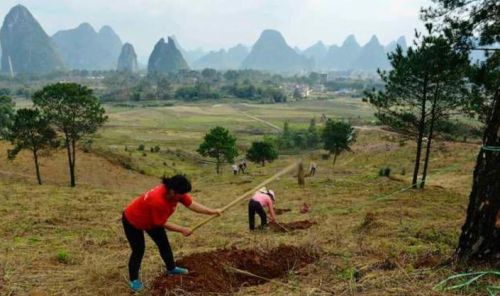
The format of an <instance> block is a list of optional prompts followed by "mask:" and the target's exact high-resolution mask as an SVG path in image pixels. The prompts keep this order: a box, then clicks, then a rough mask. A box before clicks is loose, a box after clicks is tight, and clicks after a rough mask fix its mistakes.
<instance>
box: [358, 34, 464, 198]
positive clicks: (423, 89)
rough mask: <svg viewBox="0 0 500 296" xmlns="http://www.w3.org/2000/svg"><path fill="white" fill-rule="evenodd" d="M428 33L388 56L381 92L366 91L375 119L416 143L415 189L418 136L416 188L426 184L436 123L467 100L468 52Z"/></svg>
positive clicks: (448, 115)
mask: <svg viewBox="0 0 500 296" xmlns="http://www.w3.org/2000/svg"><path fill="white" fill-rule="evenodd" d="M427 30H428V35H426V36H422V35H420V34H418V33H416V37H417V39H420V40H419V42H418V43H415V45H414V46H412V47H410V48H408V50H407V52H403V50H402V49H401V47H399V46H398V47H397V48H396V50H395V51H394V52H393V53H390V54H389V60H390V62H391V65H392V70H390V71H389V72H386V71H379V74H380V78H381V79H382V81H383V82H384V83H385V84H386V85H385V89H384V90H381V91H375V90H373V91H372V92H368V93H367V96H368V97H369V99H370V103H371V104H372V105H373V106H375V108H376V109H377V112H376V117H377V118H378V119H379V120H380V121H381V122H382V123H383V124H385V125H388V126H390V127H392V128H393V129H395V130H397V131H399V132H401V133H404V134H406V135H407V136H409V137H412V138H414V139H415V140H416V143H417V149H416V152H415V165H414V173H413V181H412V183H413V184H414V186H415V187H416V186H417V183H418V175H419V173H420V162H421V155H422V154H421V153H422V148H423V146H424V144H425V143H424V142H423V138H424V137H427V139H428V144H427V145H425V146H426V154H425V158H424V159H425V163H424V166H423V173H422V180H423V181H422V182H421V187H422V188H423V187H424V185H425V179H426V176H427V169H428V161H429V159H430V153H431V147H432V146H431V144H432V140H433V138H434V135H435V134H436V133H437V132H438V130H437V129H436V124H437V122H439V121H440V120H445V119H448V118H449V117H450V116H451V115H452V114H454V113H457V112H459V111H460V110H462V109H464V108H466V107H465V106H467V105H468V104H469V103H468V102H469V101H470V98H471V93H470V89H469V88H468V84H466V83H465V78H466V73H467V70H468V67H469V60H468V56H467V54H464V53H462V52H460V51H456V50H455V49H454V48H453V47H452V45H451V44H450V42H449V41H448V40H447V39H446V38H445V37H444V36H442V35H436V34H435V33H434V31H433V29H432V26H431V25H427Z"/></svg>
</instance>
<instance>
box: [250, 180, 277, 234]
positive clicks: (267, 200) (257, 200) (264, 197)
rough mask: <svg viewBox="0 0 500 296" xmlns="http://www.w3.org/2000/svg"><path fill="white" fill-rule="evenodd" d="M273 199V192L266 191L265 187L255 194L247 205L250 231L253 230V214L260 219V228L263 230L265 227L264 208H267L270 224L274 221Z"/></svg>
mask: <svg viewBox="0 0 500 296" xmlns="http://www.w3.org/2000/svg"><path fill="white" fill-rule="evenodd" d="M275 198H276V196H275V194H274V191H272V190H268V189H267V188H265V187H263V188H261V189H259V191H257V192H255V194H254V196H253V197H252V199H251V200H250V202H249V203H248V224H249V226H250V230H254V229H255V214H258V215H259V217H260V222H261V228H262V229H264V228H265V227H266V226H267V216H266V212H265V211H264V208H268V210H269V216H270V217H271V222H275V221H276V215H275V213H274V208H273V204H274V202H275Z"/></svg>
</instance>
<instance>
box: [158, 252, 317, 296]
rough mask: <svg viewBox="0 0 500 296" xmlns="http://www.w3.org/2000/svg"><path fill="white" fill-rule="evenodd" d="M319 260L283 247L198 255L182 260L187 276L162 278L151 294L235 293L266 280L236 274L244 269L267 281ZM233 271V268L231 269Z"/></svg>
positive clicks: (306, 253) (309, 254)
mask: <svg viewBox="0 0 500 296" xmlns="http://www.w3.org/2000/svg"><path fill="white" fill-rule="evenodd" d="M316 260H317V255H315V254H311V253H310V252H308V251H307V250H305V249H304V248H299V247H292V246H285V245H281V246H279V247H277V248H274V249H272V250H270V251H268V252H266V253H259V252H257V251H256V250H253V249H252V250H239V249H235V248H233V249H229V250H217V251H212V252H205V253H197V254H192V255H189V256H186V257H184V258H182V259H181V260H179V261H178V262H177V263H178V265H179V266H185V267H187V268H188V269H189V270H190V274H189V275H185V276H165V275H161V276H159V277H158V278H156V279H155V280H154V282H153V287H152V295H154V296H160V295H161V296H164V295H192V294H200V295H210V294H221V293H233V292H236V291H237V290H238V289H239V288H240V287H243V286H254V285H260V284H263V283H265V282H266V280H263V279H260V278H257V277H254V276H250V275H247V274H242V273H238V272H235V271H234V268H236V269H239V270H244V271H247V272H250V273H252V274H255V275H258V276H260V277H263V278H266V279H273V278H280V277H283V276H285V275H287V274H288V273H289V272H291V271H292V270H296V269H300V268H303V267H305V266H306V265H308V264H310V263H313V262H314V261H316ZM231 268H233V269H231Z"/></svg>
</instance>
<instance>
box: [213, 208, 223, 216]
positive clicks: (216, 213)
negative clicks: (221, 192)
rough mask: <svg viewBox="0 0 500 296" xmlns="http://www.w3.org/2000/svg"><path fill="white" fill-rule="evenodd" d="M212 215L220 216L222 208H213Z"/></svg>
mask: <svg viewBox="0 0 500 296" xmlns="http://www.w3.org/2000/svg"><path fill="white" fill-rule="evenodd" d="M212 215H216V216H222V210H221V209H215V210H213V214H212Z"/></svg>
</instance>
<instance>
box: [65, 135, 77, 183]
mask: <svg viewBox="0 0 500 296" xmlns="http://www.w3.org/2000/svg"><path fill="white" fill-rule="evenodd" d="M64 136H65V139H64V141H65V145H66V151H67V154H68V166H69V178H70V185H71V187H75V186H76V184H75V171H74V170H75V166H74V163H73V155H74V152H72V151H71V148H72V147H71V146H72V145H71V143H72V142H71V140H70V139H69V138H68V134H67V133H64ZM73 149H74V147H73Z"/></svg>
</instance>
